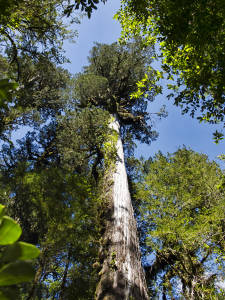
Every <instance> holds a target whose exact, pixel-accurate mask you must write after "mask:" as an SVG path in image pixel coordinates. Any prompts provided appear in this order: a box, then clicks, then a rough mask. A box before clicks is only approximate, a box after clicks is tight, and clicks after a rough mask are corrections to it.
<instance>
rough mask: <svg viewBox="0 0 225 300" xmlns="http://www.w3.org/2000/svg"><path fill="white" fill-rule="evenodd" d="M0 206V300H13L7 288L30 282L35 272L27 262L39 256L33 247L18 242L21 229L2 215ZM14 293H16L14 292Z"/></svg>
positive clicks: (37, 250)
mask: <svg viewBox="0 0 225 300" xmlns="http://www.w3.org/2000/svg"><path fill="white" fill-rule="evenodd" d="M4 209H5V208H4V206H3V205H1V204H0V250H1V252H0V287H1V289H0V299H5V300H6V299H7V300H8V299H15V298H12V297H11V296H10V293H8V291H7V288H6V287H7V286H11V285H16V284H19V283H22V282H27V281H31V280H32V279H33V278H34V275H35V270H34V268H33V267H32V264H31V262H29V260H32V259H35V258H37V257H38V256H39V249H37V248H36V247H35V246H33V245H31V244H28V243H24V242H18V239H19V237H20V235H21V233H22V230H21V227H20V225H19V224H18V223H16V222H15V221H14V220H13V219H12V218H10V217H8V216H5V215H4ZM15 293H16V291H15Z"/></svg>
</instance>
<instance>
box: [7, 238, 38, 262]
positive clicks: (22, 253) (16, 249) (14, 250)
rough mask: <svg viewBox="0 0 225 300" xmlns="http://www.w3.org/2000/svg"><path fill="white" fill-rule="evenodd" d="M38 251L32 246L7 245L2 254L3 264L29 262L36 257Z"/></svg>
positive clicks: (17, 243) (19, 243)
mask: <svg viewBox="0 0 225 300" xmlns="http://www.w3.org/2000/svg"><path fill="white" fill-rule="evenodd" d="M39 254H40V250H39V249H38V248H36V247H35V246H34V245H31V244H28V243H24V242H16V243H14V244H12V245H9V246H8V247H7V248H6V249H5V250H4V252H3V254H2V261H3V262H12V261H15V260H29V259H34V258H36V257H38V256H39Z"/></svg>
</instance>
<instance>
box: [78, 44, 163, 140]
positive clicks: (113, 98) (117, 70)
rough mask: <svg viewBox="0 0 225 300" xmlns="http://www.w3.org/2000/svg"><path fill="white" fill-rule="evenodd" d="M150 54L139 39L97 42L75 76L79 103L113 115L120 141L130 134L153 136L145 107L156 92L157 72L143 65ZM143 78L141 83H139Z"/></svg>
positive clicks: (136, 136)
mask: <svg viewBox="0 0 225 300" xmlns="http://www.w3.org/2000/svg"><path fill="white" fill-rule="evenodd" d="M151 54H152V49H151V48H146V47H143V45H142V41H141V40H140V39H137V40H136V41H134V42H133V43H128V44H126V45H119V44H117V43H113V44H112V45H105V44H98V43H97V44H96V45H95V46H94V47H93V48H92V50H91V52H90V56H89V65H88V66H86V67H84V70H83V72H82V73H80V74H78V75H77V77H76V80H75V93H76V96H77V99H78V100H79V102H78V104H79V106H80V107H90V106H97V107H98V108H101V109H103V110H106V111H108V112H109V113H110V114H112V115H116V116H117V117H118V120H119V122H120V125H121V127H122V130H121V134H122V138H123V140H124V141H125V140H126V139H127V140H128V139H129V142H131V140H132V139H133V138H134V139H137V140H140V141H141V142H146V143H150V141H151V140H154V139H155V138H156V136H157V134H156V133H155V132H154V131H153V130H152V124H151V123H150V115H149V114H148V113H147V111H146V109H147V104H148V101H153V100H154V97H155V96H156V95H157V94H158V93H159V92H160V89H159V88H158V87H157V85H156V82H157V72H156V71H155V70H153V69H152V68H150V67H147V65H149V64H150V63H151ZM143 80H144V81H145V85H141V82H142V81H143ZM149 123H150V124H149ZM127 144H128V141H127Z"/></svg>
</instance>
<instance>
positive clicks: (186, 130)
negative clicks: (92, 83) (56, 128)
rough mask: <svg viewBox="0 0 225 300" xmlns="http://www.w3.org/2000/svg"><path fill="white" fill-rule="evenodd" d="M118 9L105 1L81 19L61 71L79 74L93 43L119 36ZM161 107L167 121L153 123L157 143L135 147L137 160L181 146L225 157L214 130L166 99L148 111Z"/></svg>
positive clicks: (113, 0) (158, 100) (160, 98)
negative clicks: (65, 70)
mask: <svg viewBox="0 0 225 300" xmlns="http://www.w3.org/2000/svg"><path fill="white" fill-rule="evenodd" d="M119 7H120V1H119V0H108V1H107V2H106V4H105V5H104V4H100V5H98V9H97V10H96V11H95V12H94V13H93V15H92V17H91V19H88V18H87V17H84V18H83V19H82V20H81V24H80V25H75V28H76V29H77V30H78V35H79V36H78V38H76V41H75V43H69V42H65V45H64V47H65V50H66V56H67V57H69V59H70V61H71V64H66V65H65V67H66V68H67V69H68V70H69V71H70V72H71V73H73V74H75V73H77V72H80V71H81V69H82V67H83V66H84V65H86V64H87V56H88V54H89V51H90V49H91V48H92V46H93V43H94V42H100V43H112V42H115V41H116V40H117V39H118V38H119V36H120V25H119V23H118V22H117V21H115V20H113V15H114V14H115V13H116V11H117V10H118V9H119ZM162 104H165V105H166V106H167V110H168V117H167V118H165V119H162V120H161V121H159V122H155V129H156V130H157V131H158V132H159V137H158V139H157V140H156V141H155V142H153V143H152V144H151V145H138V148H137V151H136V154H137V156H140V155H142V156H144V157H146V158H147V157H149V156H150V155H151V156H152V155H154V153H156V152H158V151H159V150H161V151H162V152H163V153H167V152H170V153H171V152H174V151H176V150H177V149H178V148H179V147H182V146H183V145H185V146H186V147H190V148H191V149H193V150H195V151H198V152H201V153H205V154H207V155H208V156H209V158H210V159H211V160H216V161H217V162H219V161H218V160H217V159H216V157H217V156H218V155H220V154H222V153H225V142H224V141H222V142H220V143H219V145H216V144H215V143H214V142H213V139H212V134H213V132H214V131H215V129H217V128H216V126H212V125H208V124H200V123H199V122H198V121H197V120H195V119H192V118H191V117H189V116H188V115H182V114H181V110H180V109H179V108H177V107H175V106H174V105H173V104H172V99H171V100H170V101H168V100H167V98H166V95H165V94H163V95H160V96H158V97H157V98H156V100H155V102H154V103H153V104H151V106H150V107H149V111H150V112H157V111H158V110H159V108H160V107H161V105H162ZM218 129H219V128H218Z"/></svg>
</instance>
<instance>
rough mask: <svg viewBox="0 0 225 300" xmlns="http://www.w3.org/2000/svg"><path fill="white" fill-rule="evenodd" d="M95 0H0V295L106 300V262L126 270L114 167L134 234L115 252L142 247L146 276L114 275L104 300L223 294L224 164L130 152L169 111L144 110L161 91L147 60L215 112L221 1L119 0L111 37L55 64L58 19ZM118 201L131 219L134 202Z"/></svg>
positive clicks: (220, 72)
mask: <svg viewBox="0 0 225 300" xmlns="http://www.w3.org/2000/svg"><path fill="white" fill-rule="evenodd" d="M100 2H102V3H105V2H106V1H105V0H102V1H99V0H93V1H92V0H81V1H69V0H68V1H61V0H54V1H47V0H38V1H33V0H31V1H27V0H22V1H20V2H18V1H14V0H7V1H4V3H0V46H1V52H0V139H1V150H0V186H1V189H0V298H1V297H2V298H3V297H5V298H3V299H7V300H9V299H15V296H16V297H17V299H26V300H28V299H35V300H36V299H61V300H63V299H65V300H70V299H78V300H87V299H93V298H94V297H96V299H102V298H101V297H102V294H104V293H106V292H108V291H107V284H102V286H101V288H102V294H101V295H100V292H101V291H100V292H99V290H100V289H101V288H99V286H100V285H99V283H102V281H103V279H104V276H102V275H104V268H102V266H105V265H106V264H108V269H109V273H108V274H109V275H108V277H110V276H112V277H115V276H114V275H115V274H119V275H121V273H119V271H120V270H118V269H119V268H120V263H121V262H122V263H125V265H126V261H125V260H126V259H123V258H122V257H120V258H119V257H118V253H116V250H115V249H114V248H113V247H114V246H112V247H111V248H110V245H109V244H110V239H109V238H108V237H109V236H107V234H106V233H107V226H106V224H107V222H108V224H110V226H112V227H113V224H114V223H115V222H114V223H113V220H110V218H111V217H112V216H113V217H112V219H113V218H114V215H110V214H109V213H110V211H109V203H110V201H109V199H111V198H113V197H112V196H111V195H112V187H113V185H114V181H116V180H115V178H116V175H115V173H116V172H115V170H116V166H117V165H118V164H119V163H120V164H121V165H123V167H124V170H125V167H126V171H125V173H123V174H125V175H124V176H123V178H122V179H121V181H123V180H125V179H126V178H125V177H126V173H127V175H128V183H129V185H127V183H126V182H125V183H126V185H127V186H129V190H128V189H127V193H128V194H129V193H130V194H131V200H132V204H133V208H134V216H135V218H136V220H137V224H138V232H139V237H140V239H139V242H137V241H138V238H137V237H136V225H132V226H131V227H130V228H132V232H131V236H132V237H135V241H136V245H131V247H130V248H126V247H127V246H126V245H127V244H126V243H124V244H123V245H124V246H123V247H124V249H125V250H124V249H123V251H124V252H123V253H129V252H132V251H133V252H135V253H136V254H135V255H136V258H137V261H138V263H139V264H138V263H136V265H138V266H139V269H142V268H141V262H140V254H139V252H138V251H139V250H138V249H139V244H140V249H141V252H142V262H143V266H144V269H145V277H146V278H142V281H141V282H138V284H139V286H138V285H137V284H136V285H135V283H133V282H129V281H126V280H125V279H126V277H124V278H125V279H124V278H123V277H121V278H122V279H123V280H122V279H121V278H119V276H118V278H119V279H118V289H117V291H118V290H119V294H117V296H115V294H114V298H113V299H119V298H118V295H126V296H123V297H122V298H121V299H128V298H127V297H128V296H127V295H138V297H139V298H137V299H143V298H140V297H142V296H140V295H144V294H141V292H142V291H143V290H145V285H146V283H147V285H146V287H147V288H148V294H149V297H150V299H158V298H160V297H161V298H162V299H163V300H164V299H187V300H190V299H223V298H224V289H222V288H221V286H223V282H224V278H225V275H224V271H225V270H224V267H225V266H224V257H225V253H224V210H225V206H224V186H225V179H224V178H225V177H224V176H225V175H224V171H223V170H221V168H220V167H219V166H218V165H217V164H216V163H215V162H212V161H209V159H208V158H207V156H206V155H204V154H199V153H197V152H194V151H193V150H191V149H187V148H181V149H179V150H177V151H176V152H175V153H174V154H167V155H164V154H162V153H161V152H160V153H158V154H157V155H155V156H154V157H150V158H149V159H147V160H144V159H138V158H137V157H135V156H134V148H135V147H136V144H137V143H139V142H142V143H146V144H150V143H151V142H153V141H154V140H156V138H157V136H158V133H157V132H156V130H157V126H155V124H156V125H157V121H158V120H159V119H160V118H161V117H165V116H166V112H165V110H164V108H162V109H161V110H160V111H159V112H158V111H152V109H151V103H152V101H153V100H154V99H155V96H156V95H157V94H159V93H161V92H162V89H161V86H160V85H159V80H160V79H161V78H162V72H161V71H159V70H154V68H152V63H153V62H154V59H155V58H156V57H157V56H158V57H159V56H160V57H161V61H162V69H163V72H164V74H166V76H167V77H168V78H167V79H168V80H171V84H170V85H169V88H170V89H172V90H173V91H172V93H171V95H170V97H171V98H172V99H174V103H175V104H176V105H179V106H181V108H182V110H183V113H187V112H189V113H190V114H191V115H192V116H197V118H198V119H199V120H201V121H207V122H209V123H219V122H223V121H224V71H225V70H224V16H225V5H224V1H222V0H217V1H213V2H212V1H210V0H207V1H201V0H198V1H192V0H183V1H170V0H169V1H164V0H160V1H154V0H149V1H145V0H141V1H137V0H123V1H122V2H121V5H122V6H121V9H120V11H119V12H118V14H117V18H118V19H119V20H120V22H121V25H122V27H123V32H122V36H121V41H120V43H118V42H114V43H112V44H110V45H108V44H100V43H95V45H94V46H93V48H92V49H91V51H90V54H89V57H88V65H87V66H85V67H84V68H83V69H82V71H81V72H80V73H78V74H75V75H72V74H70V73H69V72H68V71H67V70H65V69H64V68H63V67H62V64H63V63H64V62H66V61H67V58H66V56H65V53H64V49H63V42H64V41H65V40H66V39H76V32H71V30H70V28H69V27H68V24H71V23H74V22H75V23H76V22H80V17H79V14H78V12H81V13H86V15H87V16H88V18H90V17H92V13H93V11H94V10H95V9H98V8H99V7H100V6H99V4H100ZM99 9H100V8H99ZM215 45H216V46H215ZM157 47H159V48H160V53H159V51H156V49H157ZM77 59H79V57H78V58H77ZM113 120H114V121H113ZM154 120H155V121H154ZM153 121H154V122H153ZM113 122H114V125H115V122H118V123H117V124H119V125H118V128H119V129H118V130H117V133H115V130H113V129H112V126H111V125H112V123H113ZM178 126H179V125H178ZM21 128H26V129H25V133H24V136H23V137H22V138H20V139H18V140H17V141H15V139H13V138H12V136H13V134H14V133H15V131H16V130H18V129H21ZM120 137H121V149H122V150H124V153H125V165H124V160H123V157H122V159H121V157H119V155H118V151H117V150H118V149H116V147H115V145H116V142H117V141H116V140H120ZM215 138H216V140H217V141H218V140H220V139H221V138H222V133H219V132H216V133H215ZM122 143H123V147H122ZM221 158H223V156H221ZM110 197H111V198H110ZM128 198H129V197H128ZM111 200H113V199H111ZM122 200H123V199H121V203H122ZM113 205H114V204H113ZM113 205H112V206H113ZM123 209H124V210H127V211H129V214H127V215H128V217H131V218H130V219H129V222H130V223H132V222H133V221H130V220H132V218H133V210H132V209H130V208H129V209H128V208H127V207H124V208H123ZM125 214H126V212H125V213H124V215H125ZM8 216H10V217H8ZM110 222H111V223H110ZM129 222H128V223H129ZM132 224H133V223H132ZM114 225H115V224H114ZM7 226H8V227H7ZM9 227H11V228H12V233H13V234H14V237H13V238H12V237H11V235H9V237H7V236H6V235H4V232H5V230H6V228H9ZM115 228H117V227H115ZM12 233H11V234H12ZM109 233H110V231H108V235H109ZM105 236H107V238H108V240H107V243H106V242H105V241H106V239H105V240H104V238H105ZM118 236H119V233H118ZM122 236H125V240H126V238H127V239H128V235H127V232H123V231H122ZM112 240H113V237H112ZM31 244H33V246H32V245H31ZM38 249H39V250H38ZM134 249H135V251H134ZM107 250H108V253H107ZM121 253H122V252H121ZM126 258H129V255H127V256H126ZM28 260H32V261H29V262H28ZM122 263H121V264H122ZM127 266H129V264H127ZM21 270H22V271H21ZM17 272H19V273H17ZM141 272H142V271H140V273H141ZM125 273H126V272H124V274H125ZM6 274H7V276H8V277H7V278H8V279H7V280H6ZM13 274H14V275H13ZM15 274H17V276H15ZM124 274H122V275H124ZM141 274H142V273H141ZM143 274H144V273H143ZM141 276H142V275H141ZM141 276H140V277H141ZM128 279H129V278H128ZM145 279H146V280H145ZM124 280H125V281H124ZM109 281H110V280H109ZM109 281H107V282H108V290H109V289H111V287H110V285H109ZM114 282H115V281H114ZM124 282H125V283H124ZM96 286H97V287H98V288H97V290H96ZM104 289H105V290H104ZM139 292H140V293H139ZM112 293H113V292H112ZM129 293H130V294H129ZM132 293H133V294H132ZM138 293H139V294H138ZM98 295H100V296H98ZM105 295H106V294H105ZM97 297H98V298H97ZM116 297H117V298H116ZM147 297H148V296H146V293H145V299H147ZM2 298H1V299H2Z"/></svg>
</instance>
